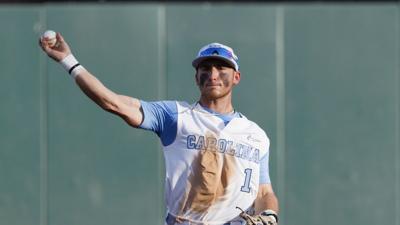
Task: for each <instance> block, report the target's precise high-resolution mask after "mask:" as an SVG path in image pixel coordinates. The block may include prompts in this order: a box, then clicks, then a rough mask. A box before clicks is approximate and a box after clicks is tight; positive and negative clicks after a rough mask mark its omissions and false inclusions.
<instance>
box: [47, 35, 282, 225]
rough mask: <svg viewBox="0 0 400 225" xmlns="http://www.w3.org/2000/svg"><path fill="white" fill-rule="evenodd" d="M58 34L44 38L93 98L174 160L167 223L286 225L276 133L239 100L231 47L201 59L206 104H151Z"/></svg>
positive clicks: (199, 78) (169, 162)
mask: <svg viewBox="0 0 400 225" xmlns="http://www.w3.org/2000/svg"><path fill="white" fill-rule="evenodd" d="M56 38H57V44H56V45H55V46H53V47H50V45H49V44H48V40H47V39H46V38H41V39H40V41H39V44H40V46H41V48H42V49H43V51H44V52H45V53H46V54H47V55H48V56H49V57H51V58H53V59H54V60H55V61H57V62H59V63H60V64H61V65H62V66H63V67H64V68H65V69H66V70H67V71H68V72H69V74H70V75H71V76H72V77H73V78H74V79H75V82H76V84H77V85H78V86H79V87H80V89H81V90H82V91H83V92H84V93H85V94H86V95H87V96H88V97H89V98H91V99H92V100H93V101H94V102H95V103H97V104H98V105H99V106H100V107H101V108H103V109H104V110H106V111H108V112H111V113H113V114H116V115H118V116H120V117H121V118H122V119H123V120H125V121H126V122H127V123H128V124H129V125H131V126H133V127H136V128H141V129H147V130H151V131H153V132H155V133H156V134H157V135H158V136H159V138H160V140H161V143H162V146H163V153H164V156H165V166H166V170H165V171H166V174H165V199H166V210H167V211H166V217H165V225H178V224H181V225H189V224H201V225H244V224H247V225H251V224H257V225H275V224H277V223H278V210H279V208H278V200H277V197H276V196H275V194H274V191H273V189H272V185H271V181H270V177H269V171H268V158H269V139H268V137H267V135H266V134H265V132H264V131H263V130H262V129H261V128H260V127H259V126H258V125H257V124H256V123H254V122H252V121H250V120H249V119H247V118H246V117H245V116H244V115H243V114H241V113H240V112H238V111H236V110H235V109H234V107H233V105H232V90H233V88H234V87H235V86H236V85H238V84H239V82H240V79H241V74H240V71H239V65H238V57H237V56H236V55H235V53H234V51H233V50H232V49H231V48H230V47H228V46H225V45H222V44H219V43H212V44H209V45H206V46H204V47H203V48H201V49H200V51H199V53H198V55H197V57H196V58H195V59H194V60H193V62H192V65H193V67H194V68H195V71H196V73H195V77H194V78H195V82H196V84H197V86H198V88H199V90H200V97H199V100H198V102H195V103H193V104H188V103H186V102H181V101H157V102H146V101H143V100H139V99H136V98H132V97H128V96H124V95H119V94H116V93H114V92H113V91H111V90H109V89H108V88H106V87H105V86H104V85H103V84H102V83H101V82H100V81H99V80H98V79H97V78H96V77H95V76H94V75H92V74H91V73H90V72H89V71H88V70H86V69H85V68H84V67H83V66H82V65H80V64H79V62H78V61H77V60H76V58H75V57H74V56H73V55H72V53H71V50H70V47H69V46H68V44H67V42H65V40H64V39H63V37H62V36H61V34H59V33H57V35H56ZM242 210H243V211H242Z"/></svg>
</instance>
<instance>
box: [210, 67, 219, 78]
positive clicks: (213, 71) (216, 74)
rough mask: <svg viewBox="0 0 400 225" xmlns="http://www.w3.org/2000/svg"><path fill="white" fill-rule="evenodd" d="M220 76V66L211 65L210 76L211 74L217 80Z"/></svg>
mask: <svg viewBox="0 0 400 225" xmlns="http://www.w3.org/2000/svg"><path fill="white" fill-rule="evenodd" d="M218 77H219V70H218V68H217V67H215V66H212V67H211V70H210V76H209V78H210V79H211V80H216V79H217V78H218Z"/></svg>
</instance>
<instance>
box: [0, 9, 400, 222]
mask: <svg viewBox="0 0 400 225" xmlns="http://www.w3.org/2000/svg"><path fill="white" fill-rule="evenodd" d="M399 16H400V11H399V5H398V4H396V3H385V4H382V5H379V4H370V5H368V4H357V5H355V4H342V5H340V4H326V5H324V4H303V5H290V4H283V5H274V4H255V3H253V4H244V3H241V4H236V5H232V4H209V3H204V4H177V3H175V4H161V3H151V4H144V3H142V4H76V3H74V4H45V5H39V4H38V5H18V6H17V5H1V6H0V28H1V32H0V43H1V45H0V103H1V111H0V128H1V129H0V224H7V225H20V224H32V225H72V224H74V225H91V224H93V225H106V224H107V225H108V224H118V225H125V224H126V225H127V224H144V225H155V224H163V222H162V220H163V216H164V211H163V193H162V192H163V174H164V172H163V156H162V152H161V151H160V143H159V141H158V139H157V137H156V135H154V134H152V133H150V132H147V131H142V130H135V129H133V128H131V127H129V126H127V125H125V124H124V122H123V121H122V120H120V119H119V118H117V117H115V116H113V115H110V114H108V113H106V112H104V111H102V110H100V109H99V108H98V107H97V106H96V105H95V104H93V103H92V102H91V101H90V100H89V99H88V98H87V97H85V96H84V95H83V94H82V93H81V92H80V91H79V89H78V88H77V86H76V85H74V82H73V80H72V79H71V78H70V77H69V76H68V75H67V73H66V72H65V71H64V70H63V69H62V68H61V66H60V65H58V64H57V63H54V62H53V61H51V60H49V59H48V58H47V57H46V56H45V55H44V54H43V53H42V52H41V50H40V49H39V47H38V45H37V41H38V37H39V36H40V33H41V32H43V31H44V30H46V29H54V30H56V31H58V32H61V33H62V34H63V35H64V37H65V39H66V40H67V41H68V43H69V44H70V46H71V47H72V50H73V52H74V55H75V56H76V57H77V58H78V60H79V61H80V62H81V63H82V64H83V65H84V66H85V67H86V68H87V69H89V70H90V71H91V72H92V73H94V74H95V75H96V76H97V77H98V78H99V79H100V80H101V81H103V83H104V84H105V85H106V86H107V87H109V88H110V89H112V90H114V91H115V92H118V93H120V94H125V95H129V96H134V97H138V98H141V99H144V100H161V99H178V100H186V101H189V102H193V101H195V100H196V99H197V98H198V91H197V88H196V86H195V83H194V80H193V76H194V70H193V68H192V67H191V61H192V59H193V58H194V57H195V55H196V53H197V51H198V49H199V48H200V47H202V46H203V45H205V44H207V43H210V42H222V43H225V44H227V45H230V46H232V47H233V48H234V49H235V50H236V53H237V54H238V55H239V58H240V66H241V72H242V81H241V83H240V85H239V86H238V87H237V88H236V90H235V93H234V103H235V108H236V109H237V110H239V111H241V112H242V113H244V114H245V115H246V116H247V117H249V118H250V119H252V120H254V121H255V122H257V123H258V124H259V125H260V126H261V127H263V128H264V129H265V130H266V131H267V133H268V135H269V137H270V139H271V158H270V173H271V177H272V181H273V185H274V189H275V191H276V192H277V195H278V197H279V199H280V207H281V223H280V224H282V225H289V224H295V225H321V224H323V225H336V224H351V225H364V224H386V225H400V216H399V214H400V149H399V138H400V136H399V97H400V93H399V76H400V74H399V60H400V57H399V50H400V48H399V47H400V45H399V42H400V39H399V28H400V27H399V21H400V18H399Z"/></svg>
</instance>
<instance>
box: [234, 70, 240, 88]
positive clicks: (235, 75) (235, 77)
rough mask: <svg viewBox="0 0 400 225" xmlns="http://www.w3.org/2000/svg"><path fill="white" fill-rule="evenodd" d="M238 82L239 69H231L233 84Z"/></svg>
mask: <svg viewBox="0 0 400 225" xmlns="http://www.w3.org/2000/svg"><path fill="white" fill-rule="evenodd" d="M239 82H240V72H239V71H233V84H234V85H238V84H239Z"/></svg>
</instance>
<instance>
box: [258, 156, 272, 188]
mask: <svg viewBox="0 0 400 225" xmlns="http://www.w3.org/2000/svg"><path fill="white" fill-rule="evenodd" d="M268 163H269V151H268V152H267V154H265V155H264V156H263V157H262V158H261V160H260V184H270V183H271V179H270V177H269V165H268Z"/></svg>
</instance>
